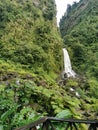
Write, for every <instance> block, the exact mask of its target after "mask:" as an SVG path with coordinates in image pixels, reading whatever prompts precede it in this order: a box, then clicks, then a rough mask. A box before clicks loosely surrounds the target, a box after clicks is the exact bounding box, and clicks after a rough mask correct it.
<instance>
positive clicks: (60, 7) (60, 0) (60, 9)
mask: <svg viewBox="0 0 98 130" xmlns="http://www.w3.org/2000/svg"><path fill="white" fill-rule="evenodd" d="M55 2H56V5H57V24H59V21H60V18H61V17H62V16H63V15H64V13H65V12H66V8H67V4H71V5H72V4H73V2H79V0H55Z"/></svg>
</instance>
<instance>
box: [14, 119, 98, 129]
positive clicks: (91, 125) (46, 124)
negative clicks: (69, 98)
mask: <svg viewBox="0 0 98 130" xmlns="http://www.w3.org/2000/svg"><path fill="white" fill-rule="evenodd" d="M54 122H59V123H61V122H66V125H65V128H64V130H78V127H77V124H80V123H83V124H87V126H88V130H97V128H98V120H83V119H64V118H55V117H42V118H40V119H39V120H37V121H35V122H33V123H30V124H28V125H26V126H23V127H20V128H17V129H15V130H38V128H37V126H39V125H40V129H41V130H56V128H55V127H54V125H53V123H54Z"/></svg>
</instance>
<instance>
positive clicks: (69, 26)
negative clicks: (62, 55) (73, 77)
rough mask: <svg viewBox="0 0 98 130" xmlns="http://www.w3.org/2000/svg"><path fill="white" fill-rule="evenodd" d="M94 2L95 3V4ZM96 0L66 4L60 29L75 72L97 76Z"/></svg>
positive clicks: (83, 0)
mask: <svg viewBox="0 0 98 130" xmlns="http://www.w3.org/2000/svg"><path fill="white" fill-rule="evenodd" d="M95 2H96V4H95ZM97 7H98V1H97V0H96V1H92V0H89V1H86V0H81V1H80V2H79V3H76V2H74V4H73V5H72V6H71V5H68V8H67V12H66V13H65V15H64V16H63V17H62V20H61V22H60V31H61V35H62V37H63V39H64V43H65V45H66V46H67V47H68V48H69V51H70V53H71V56H72V62H73V63H74V64H73V65H74V68H75V70H76V71H77V72H79V73H82V72H83V74H85V75H86V76H88V77H89V78H91V77H92V78H95V79H96V80H97V78H98V73H97V72H98V51H97V50H98V38H97V36H98V35H97V34H98V26H97V25H98V15H97V14H98V10H97Z"/></svg>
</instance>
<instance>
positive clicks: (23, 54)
mask: <svg viewBox="0 0 98 130" xmlns="http://www.w3.org/2000/svg"><path fill="white" fill-rule="evenodd" d="M83 2H84V3H83ZM97 3H98V2H97V1H96V3H94V2H93V1H91V0H90V1H86V0H84V1H83V0H81V1H80V2H79V3H74V5H73V6H70V5H69V6H68V9H67V15H65V16H64V17H63V18H62V20H61V23H60V30H61V36H62V38H63V39H64V44H63V40H62V39H61V37H60V34H59V32H58V28H57V25H56V17H55V16H56V6H55V1H54V0H47V1H46V0H25V1H24V0H21V1H20V0H6V1H4V0H1V1H0V130H11V129H12V130H13V129H15V128H17V127H20V126H23V125H26V124H28V123H30V122H33V121H34V120H37V119H38V118H40V117H42V116H56V117H60V118H69V117H74V118H84V119H86V118H90V119H95V118H96V117H97V111H98V93H97V89H98V81H97V77H98V72H97V70H98V63H97V61H98V52H97V50H98V44H97V15H96V14H97V9H96V7H97ZM91 6H92V10H91V12H90V11H89V10H90V9H91V8H90V7H91ZM93 9H94V10H93ZM83 11H85V13H84V12H83ZM93 11H94V12H96V13H94V14H95V15H94V14H93ZM76 16H77V17H76ZM73 17H74V18H73ZM92 17H93V19H92ZM93 20H94V21H93ZM70 21H71V23H70ZM68 24H70V25H71V26H68ZM67 27H68V28H67ZM64 30H66V32H65V31H64ZM88 30H90V31H88ZM63 46H64V47H66V48H67V49H68V51H69V54H70V56H71V60H72V64H73V67H74V70H75V71H76V72H77V74H78V77H77V78H76V79H72V78H69V79H67V80H65V81H64V82H63V81H62V80H60V73H61V70H62V66H63V65H62V64H63V59H62V57H63V56H62V47H63ZM92 63H93V64H92ZM58 82H59V83H58ZM72 90H73V91H72ZM77 93H78V95H77ZM72 99H73V100H72ZM54 125H55V126H56V128H57V130H63V127H64V124H54ZM79 127H80V129H81V130H82V129H84V130H86V129H87V128H86V126H79Z"/></svg>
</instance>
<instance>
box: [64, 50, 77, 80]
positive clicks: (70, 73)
mask: <svg viewBox="0 0 98 130" xmlns="http://www.w3.org/2000/svg"><path fill="white" fill-rule="evenodd" d="M63 54H64V75H65V74H66V76H67V77H68V78H69V77H73V78H75V76H76V73H75V72H74V71H73V70H72V67H71V61H70V58H69V54H68V51H67V50H66V48H63ZM64 77H65V76H64Z"/></svg>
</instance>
